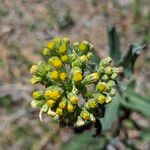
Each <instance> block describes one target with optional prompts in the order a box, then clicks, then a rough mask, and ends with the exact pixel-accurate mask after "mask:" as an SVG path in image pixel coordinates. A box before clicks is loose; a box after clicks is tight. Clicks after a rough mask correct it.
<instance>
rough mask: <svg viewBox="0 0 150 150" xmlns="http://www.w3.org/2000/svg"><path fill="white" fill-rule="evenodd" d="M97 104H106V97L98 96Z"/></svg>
mask: <svg viewBox="0 0 150 150" xmlns="http://www.w3.org/2000/svg"><path fill="white" fill-rule="evenodd" d="M96 100H97V102H98V103H99V104H104V103H105V100H106V97H105V96H104V95H100V96H98V97H97V99H96Z"/></svg>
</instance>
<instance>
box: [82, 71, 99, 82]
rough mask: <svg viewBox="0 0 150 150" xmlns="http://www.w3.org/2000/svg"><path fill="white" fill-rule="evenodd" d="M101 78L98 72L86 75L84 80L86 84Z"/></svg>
mask: <svg viewBox="0 0 150 150" xmlns="http://www.w3.org/2000/svg"><path fill="white" fill-rule="evenodd" d="M98 80H99V74H98V73H97V72H94V73H91V74H89V75H86V76H85V77H84V79H83V81H82V83H84V84H91V83H94V82H97V81H98Z"/></svg>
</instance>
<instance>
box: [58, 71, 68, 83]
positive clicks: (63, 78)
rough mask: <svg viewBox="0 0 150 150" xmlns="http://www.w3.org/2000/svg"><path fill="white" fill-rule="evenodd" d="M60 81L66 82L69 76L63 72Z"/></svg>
mask: <svg viewBox="0 0 150 150" xmlns="http://www.w3.org/2000/svg"><path fill="white" fill-rule="evenodd" d="M59 77H60V79H61V80H62V81H64V80H66V78H67V74H66V73H65V72H62V73H60V76H59Z"/></svg>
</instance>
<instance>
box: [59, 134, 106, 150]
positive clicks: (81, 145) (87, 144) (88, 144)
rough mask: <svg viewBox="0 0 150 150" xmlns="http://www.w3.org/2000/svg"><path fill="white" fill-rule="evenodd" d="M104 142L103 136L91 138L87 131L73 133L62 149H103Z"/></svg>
mask: <svg viewBox="0 0 150 150" xmlns="http://www.w3.org/2000/svg"><path fill="white" fill-rule="evenodd" d="M105 143H106V139H105V137H103V136H101V137H95V138H93V137H92V136H91V134H90V133H89V132H84V133H82V134H78V135H75V136H74V137H73V138H72V139H71V140H70V142H69V143H66V144H65V145H64V146H63V147H62V150H81V149H82V150H103V149H104V146H105Z"/></svg>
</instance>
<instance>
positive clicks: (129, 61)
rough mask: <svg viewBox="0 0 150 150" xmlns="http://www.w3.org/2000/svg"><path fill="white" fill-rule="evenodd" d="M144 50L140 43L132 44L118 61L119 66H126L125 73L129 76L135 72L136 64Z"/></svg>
mask: <svg viewBox="0 0 150 150" xmlns="http://www.w3.org/2000/svg"><path fill="white" fill-rule="evenodd" d="M141 51H142V46H141V45H139V44H138V43H134V44H132V45H130V47H129V50H128V52H127V54H126V55H125V56H124V57H123V58H122V60H121V61H120V62H119V63H118V66H123V67H124V73H125V76H126V77H127V78H129V77H131V75H132V74H133V72H134V64H135V62H136V60H137V58H138V56H139V54H140V53H141Z"/></svg>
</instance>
